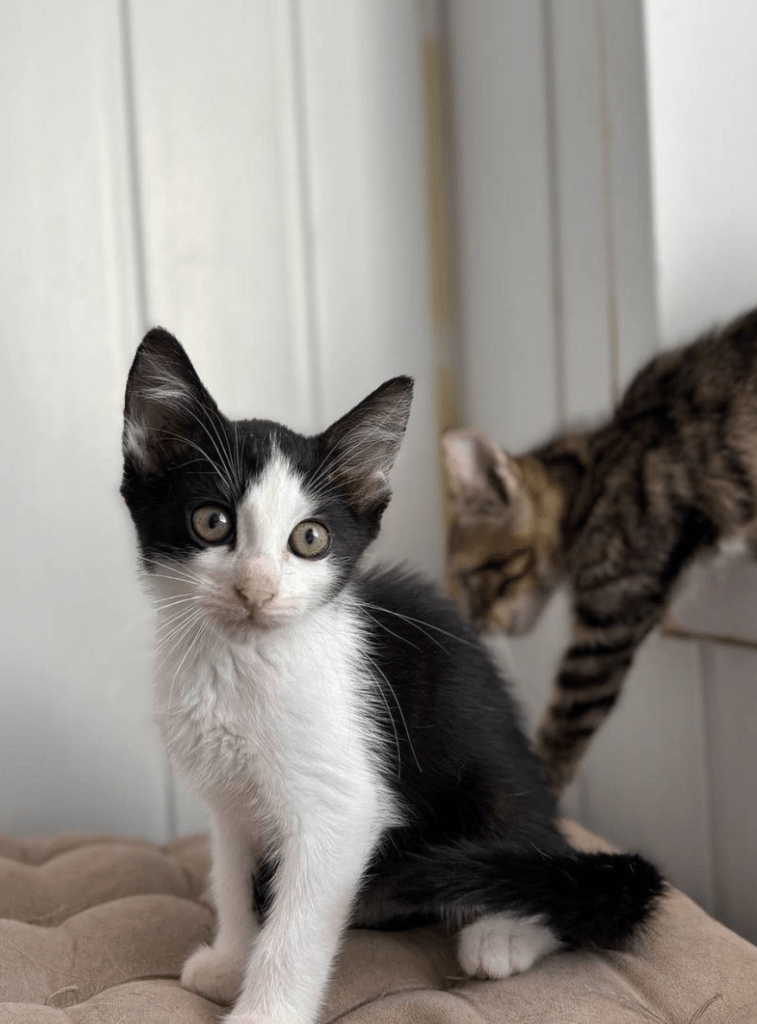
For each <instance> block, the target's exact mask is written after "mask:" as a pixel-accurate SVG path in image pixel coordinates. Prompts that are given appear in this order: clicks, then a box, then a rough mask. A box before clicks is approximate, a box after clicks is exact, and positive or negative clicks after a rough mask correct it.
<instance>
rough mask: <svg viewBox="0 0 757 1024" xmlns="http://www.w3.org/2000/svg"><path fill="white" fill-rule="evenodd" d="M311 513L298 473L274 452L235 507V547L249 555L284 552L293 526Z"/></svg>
mask: <svg viewBox="0 0 757 1024" xmlns="http://www.w3.org/2000/svg"><path fill="white" fill-rule="evenodd" d="M311 512H312V509H311V503H310V501H309V500H308V498H307V495H306V494H305V491H304V490H303V487H302V481H301V478H300V476H299V474H298V473H296V472H295V470H294V469H293V468H292V466H291V464H290V463H289V462H288V461H287V459H285V458H284V456H283V455H282V454H281V452H279V451H274V453H273V455H272V457H271V459H270V460H269V462H268V464H267V465H266V467H265V469H264V470H263V472H262V474H261V476H260V477H258V479H257V480H255V481H254V482H253V483H252V484H250V486H249V488H248V489H247V493H246V494H245V496H244V498H243V499H242V501H241V502H240V503H239V507H238V509H237V538H238V547H239V548H240V549H241V550H243V551H244V552H245V553H246V554H249V555H269V556H270V557H272V558H274V559H276V560H277V561H278V560H279V559H280V558H281V557H282V556H283V555H284V554H285V553H286V550H287V542H288V540H289V535H290V533H291V532H292V530H293V529H294V527H295V526H296V525H297V524H298V523H299V522H302V520H303V519H306V518H307V517H308V515H310V514H311Z"/></svg>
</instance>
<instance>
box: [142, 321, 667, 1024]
mask: <svg viewBox="0 0 757 1024" xmlns="http://www.w3.org/2000/svg"><path fill="white" fill-rule="evenodd" d="M411 392H412V382H411V381H410V380H409V378H407V377H397V378H395V379H394V380H390V381H388V382H387V383H386V384H384V385H383V386H382V387H380V388H378V389H377V390H376V391H374V392H373V394H371V395H369V396H368V397H367V398H366V399H365V400H364V401H363V402H361V403H360V404H359V405H358V406H357V407H356V408H354V409H353V410H352V411H351V412H349V413H347V414H346V415H345V416H343V417H342V418H341V419H339V420H337V422H336V423H334V424H333V425H332V426H331V427H329V428H328V429H327V430H325V431H324V432H323V433H321V434H319V435H317V436H315V437H302V436H301V435H299V434H296V433H294V432H293V431H291V430H289V429H287V428H286V427H283V426H281V425H279V424H277V423H271V422H268V421H265V420H243V421H240V422H230V421H229V420H228V419H227V418H226V417H225V416H224V415H223V414H222V413H221V412H219V410H218V407H217V406H216V404H215V402H214V401H213V399H212V398H211V397H210V395H209V394H208V392H207V391H206V390H205V388H204V387H203V385H202V384H201V382H200V380H199V378H198V377H197V374H196V373H195V371H194V369H193V367H192V365H191V363H190V362H189V359H188V358H187V356H186V354H185V352H184V350H183V349H182V347H181V346H180V345H179V343H178V342H177V341H176V339H175V338H173V337H172V336H171V335H170V334H168V333H167V332H165V331H163V330H160V329H156V330H153V331H150V332H149V333H148V334H147V336H146V338H145V340H144V341H143V343H142V345H141V346H140V348H139V349H138V351H137V355H136V357H135V360H134V363H133V365H132V368H131V372H130V374H129V380H128V384H127V389H126V412H125V425H124V440H123V447H124V476H123V484H122V493H123V495H124V498H125V499H126V503H127V505H128V507H129V510H130V512H131V515H132V518H133V520H134V523H135V526H136V530H137V539H138V543H139V550H140V555H141V563H142V569H143V572H144V576H145V580H146V583H147V586H148V588H149V591H150V593H151V595H152V597H153V600H154V603H155V607H156V609H157V618H158V635H159V637H160V638H161V642H160V655H161V657H160V658H159V660H158V663H157V667H156V670H155V679H154V707H155V714H156V718H157V721H158V724H159V726H160V729H161V731H162V734H163V737H164V740H165V743H166V746H167V749H168V753H169V755H170V757H171V760H172V762H173V764H174V765H175V767H176V769H177V770H178V771H179V772H180V773H181V774H182V775H183V776H184V778H185V779H186V781H187V783H188V784H189V786H190V787H191V788H192V789H193V790H194V791H195V793H197V794H198V795H199V796H200V797H201V798H202V799H203V800H204V801H205V803H206V804H207V806H208V809H209V812H210V821H211V831H212V844H213V869H212V880H213V887H214V893H215V900H216V905H217V910H218V932H217V935H216V938H215V941H214V943H213V945H212V946H210V947H203V948H201V949H199V950H197V951H196V952H195V953H194V954H193V955H192V956H191V957H190V958H189V960H188V961H187V963H186V965H185V967H184V971H183V974H182V983H183V984H184V985H185V986H187V987H189V988H191V989H194V990H196V991H198V992H200V993H202V994H204V995H207V996H209V997H210V998H212V999H215V1000H218V1001H220V1002H234V1008H233V1010H232V1011H231V1015H230V1016H229V1017H228V1018H227V1019H228V1020H229V1021H233V1022H235V1024H241V1022H243V1021H244V1022H245V1024H263V1022H270V1021H286V1022H288V1024H311V1022H313V1021H315V1019H316V1018H317V1015H318V1009H319V1006H320V1004H321V1001H322V998H323V995H324V991H325V988H326V985H327V983H328V980H329V975H330V971H331V966H332V963H333V960H334V958H335V955H336V953H337V950H338V947H339V943H340V939H341V936H342V934H343V931H344V929H345V927H346V926H347V925H348V924H349V923H350V922H351V923H353V924H361V925H365V926H383V927H386V926H389V925H391V926H402V927H407V926H408V925H411V924H417V923H419V922H421V921H423V922H428V921H438V920H444V921H446V922H447V923H449V924H451V925H453V926H455V927H457V928H458V929H459V930H460V935H459V940H458V941H459V945H458V951H459V959H460V964H461V966H462V968H463V970H464V971H466V972H467V973H468V974H472V975H477V976H482V977H497V978H502V977H506V976H507V975H509V974H511V973H513V972H516V971H522V970H526V969H527V968H528V967H530V966H531V964H532V963H533V962H534V961H535V960H537V959H538V958H539V957H542V956H544V955H545V954H547V953H549V952H551V951H553V950H555V949H558V948H559V947H561V946H564V945H569V946H572V945H597V946H617V945H622V944H623V943H624V942H626V941H627V940H628V939H629V938H630V937H631V936H633V935H634V934H635V932H636V931H637V929H638V927H639V926H640V925H641V924H642V922H644V921H645V920H646V919H647V917H648V915H649V913H650V912H651V910H652V908H653V906H654V903H655V901H656V899H657V897H658V895H659V894H660V892H661V891H662V889H663V883H662V881H661V879H660V876H659V875H658V873H657V872H656V870H655V869H654V868H653V867H652V865H650V864H648V863H647V862H646V861H644V860H643V859H642V858H641V857H638V856H621V855H612V854H585V853H576V852H574V851H573V850H572V849H571V848H570V847H569V846H568V843H567V842H566V840H565V839H564V838H563V836H562V835H561V833H560V832H559V830H558V828H557V825H556V823H555V804H554V799H553V797H552V796H551V794H550V793H549V791H548V788H547V786H546V782H545V779H544V775H543V772H542V769H541V766H540V765H539V763H538V761H537V759H536V758H535V756H534V755H533V754H532V753H531V751H530V750H529V747H528V744H527V741H526V740H525V738H524V735H523V733H522V731H521V728H520V725H519V718H518V714H517V710H516V708H515V706H514V704H513V700H512V698H511V696H510V695H509V693H508V691H507V689H506V688H505V686H504V684H503V681H502V680H501V678H500V676H499V675H498V673H497V671H496V669H495V667H494V665H493V664H492V662H491V660H490V659H489V657H488V655H487V654H486V651H485V650H484V648H483V647H482V646H481V645H480V643H479V642H478V641H477V639H476V637H475V634H474V633H473V631H472V629H471V628H470V627H469V626H467V625H466V624H465V623H464V622H463V621H462V620H461V619H460V617H459V616H458V615H457V613H456V612H455V611H454V609H453V608H452V606H451V605H449V604H448V603H447V601H446V600H445V599H443V598H442V597H441V596H440V595H438V594H437V593H436V591H435V590H434V588H433V587H431V586H429V585H428V584H427V583H425V582H424V581H423V580H421V579H420V578H418V577H417V576H415V575H413V574H412V573H409V572H407V571H403V570H397V569H373V570H369V571H363V570H361V568H360V560H361V556H362V554H363V552H364V551H365V549H366V548H367V546H368V545H369V544H370V542H371V541H372V540H373V539H374V538H375V537H376V535H377V533H378V531H379V523H380V520H381V516H382V513H383V511H384V509H385V508H386V505H387V503H388V501H389V487H388V483H387V473H388V472H389V469H390V468H391V465H392V462H393V460H394V458H395V455H396V453H397V450H398V448H399V445H400V441H401V438H402V435H403V432H404V430H405V424H406V421H407V417H408V413H409V409H410V400H411Z"/></svg>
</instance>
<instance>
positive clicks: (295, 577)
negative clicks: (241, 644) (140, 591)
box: [121, 328, 412, 641]
mask: <svg viewBox="0 0 757 1024" xmlns="http://www.w3.org/2000/svg"><path fill="white" fill-rule="evenodd" d="M411 396H412V381H411V380H410V379H409V378H408V377H397V378H394V379H393V380H390V381H387V382H386V383H385V384H384V385H382V386H381V387H380V388H378V389H377V390H376V391H374V392H373V394H371V395H369V396H368V398H366V399H365V400H364V401H363V402H361V403H360V404H359V405H358V406H356V407H355V408H354V409H353V410H352V411H351V412H348V413H347V414H346V415H345V416H343V417H342V418H341V419H339V420H337V422H336V423H334V424H333V425H332V426H331V427H329V428H328V429H327V430H325V431H324V432H323V433H321V434H319V435H317V436H315V437H303V436H302V435H300V434H296V433H295V432H294V431H292V430H289V429H288V428H287V427H284V426H281V425H280V424H278V423H272V422H270V421H267V420H240V421H236V422H234V421H230V420H228V419H227V418H226V417H225V416H224V415H223V414H222V413H221V412H220V411H219V409H218V406H217V405H216V403H215V402H214V401H213V399H212V398H211V396H210V395H209V394H208V392H207V390H206V389H205V387H204V386H203V384H202V383H201V382H200V379H199V377H198V376H197V374H196V372H195V370H194V368H193V366H192V364H191V363H190V361H189V358H188V357H187V355H186V353H185V352H184V349H183V348H182V347H181V345H180V344H179V342H178V341H177V340H176V339H175V338H174V337H173V336H172V335H170V334H169V333H168V332H167V331H164V330H162V329H160V328H156V329H155V330H152V331H150V332H149V333H148V334H147V335H146V337H145V339H144V341H143V342H142V344H141V345H140V347H139V349H138V350H137V354H136V356H135V358H134V362H133V364H132V367H131V371H130V373H129V379H128V383H127V387H126V407H125V421H124V436H123V452H124V475H123V483H122V486H121V493H122V494H123V496H124V499H125V501H126V504H127V505H128V507H129V511H130V512H131V515H132V518H133V520H134V523H135V526H136V529H137V539H138V543H139V549H140V554H141V559H142V566H143V569H144V570H145V574H146V578H147V582H148V585H149V588H150V590H151V592H152V595H153V597H154V599H155V600H156V603H157V604H158V607H161V608H163V610H164V611H167V610H168V609H170V610H171V611H172V613H173V616H174V621H175V622H178V623H179V625H181V623H182V622H186V625H187V629H190V628H191V626H192V625H194V626H195V627H198V626H199V625H202V624H207V625H208V626H210V627H212V629H213V630H214V632H216V633H221V634H222V635H223V636H225V637H226V638H227V639H231V640H237V641H246V640H248V639H250V637H251V636H252V635H253V634H254V633H255V631H260V630H269V629H272V628H276V627H280V626H284V625H286V624H288V623H292V622H295V621H297V620H300V619H302V618H303V617H305V616H306V615H307V614H308V613H309V612H311V611H312V610H314V609H316V608H318V607H320V606H322V605H324V604H326V603H328V602H329V601H330V600H332V599H333V598H334V597H335V596H336V594H338V593H339V592H340V590H341V589H342V588H343V587H344V585H345V583H346V582H347V580H348V579H349V578H350V576H351V574H352V573H353V572H354V570H355V568H356V566H357V563H358V561H359V559H360V556H361V555H362V553H363V551H364V550H365V548H366V547H367V546H368V544H369V543H370V542H371V541H372V540H373V539H374V538H375V536H376V535H377V533H378V531H379V524H380V520H381V516H382V513H383V511H384V509H385V508H386V506H387V504H388V502H389V497H390V491H389V485H388V482H387V473H388V472H389V469H390V468H391V465H392V463H393V461H394V458H395V456H396V454H397V451H398V449H399V445H400V441H401V439H402V435H403V433H404V430H405V426H406V423H407V418H408V414H409V411H410V401H411Z"/></svg>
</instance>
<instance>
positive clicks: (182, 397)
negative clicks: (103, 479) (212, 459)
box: [123, 327, 221, 473]
mask: <svg viewBox="0 0 757 1024" xmlns="http://www.w3.org/2000/svg"><path fill="white" fill-rule="evenodd" d="M209 414H210V415H213V416H216V417H220V415H221V414H220V413H219V411H218V407H217V406H216V404H215V402H214V401H213V399H212V398H211V397H210V395H209V394H208V392H207V391H206V389H205V387H204V386H203V384H202V382H201V381H200V378H199V377H198V376H197V373H196V372H195V368H194V367H193V366H192V364H191V362H190V361H189V357H188V356H187V354H186V352H185V351H184V349H183V348H182V347H181V345H180V344H179V342H178V341H177V340H176V338H174V336H173V335H172V334H169V332H168V331H165V330H163V328H162V327H154V328H153V329H152V330H151V331H148V332H147V334H146V335H145V337H144V339H143V341H142V344H141V345H140V346H139V348H138V349H137V354H136V355H135V356H134V362H133V363H132V364H131V370H130V371H129V377H128V380H127V382H126V402H125V406H124V433H123V450H124V458H125V459H126V460H131V461H132V462H133V463H134V464H135V466H136V467H137V468H138V469H140V470H141V471H142V472H145V473H155V472H158V471H159V470H160V469H161V468H162V467H164V466H165V465H166V464H167V463H168V462H170V461H171V460H173V459H175V458H177V457H179V456H185V455H187V454H189V452H190V451H191V448H192V442H191V438H192V436H193V435H194V434H196V433H197V428H198V424H202V423H203V422H205V421H206V420H207V417H208V415H209Z"/></svg>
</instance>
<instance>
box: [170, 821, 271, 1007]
mask: <svg viewBox="0 0 757 1024" xmlns="http://www.w3.org/2000/svg"><path fill="white" fill-rule="evenodd" d="M211 838H212V849H213V861H212V868H211V881H212V888H213V897H214V902H215V906H216V911H217V914H218V928H217V932H216V937H215V940H214V942H213V945H212V946H200V948H199V949H197V950H195V952H194V953H193V954H192V955H191V956H190V957H189V959H188V960H187V962H186V963H185V964H184V969H183V971H182V972H181V984H182V985H183V986H184V988H188V989H191V990H192V991H193V992H199V993H200V995H203V996H206V997H207V998H208V999H212V1000H213V1001H214V1002H216V1003H232V1002H233V1001H234V999H236V997H237V996H238V995H239V993H240V991H241V989H242V983H243V981H244V976H245V971H246V969H247V964H248V963H249V959H250V953H251V950H252V944H253V942H254V939H255V935H256V932H257V921H256V919H255V912H254V905H253V888H252V878H253V870H254V857H253V846H252V841H251V838H250V836H249V834H247V833H246V832H244V831H243V830H242V829H240V828H239V826H238V825H235V824H234V823H232V822H231V821H230V820H227V819H226V818H224V817H223V816H221V815H218V814H211Z"/></svg>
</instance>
